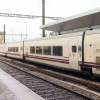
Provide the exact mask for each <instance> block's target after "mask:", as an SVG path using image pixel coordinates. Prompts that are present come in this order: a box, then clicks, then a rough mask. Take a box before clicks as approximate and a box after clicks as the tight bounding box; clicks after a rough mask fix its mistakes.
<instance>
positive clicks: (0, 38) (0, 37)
mask: <svg viewBox="0 0 100 100" xmlns="http://www.w3.org/2000/svg"><path fill="white" fill-rule="evenodd" d="M2 43H4V36H3V35H0V44H2Z"/></svg>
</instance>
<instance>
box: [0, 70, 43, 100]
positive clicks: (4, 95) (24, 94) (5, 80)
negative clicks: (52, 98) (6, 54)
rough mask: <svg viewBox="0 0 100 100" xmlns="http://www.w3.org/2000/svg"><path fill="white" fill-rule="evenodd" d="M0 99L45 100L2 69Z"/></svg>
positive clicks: (0, 72) (0, 73)
mask: <svg viewBox="0 0 100 100" xmlns="http://www.w3.org/2000/svg"><path fill="white" fill-rule="evenodd" d="M0 100H44V99H43V98H42V97H40V96H39V95H37V94H36V93H35V92H33V91H31V90H30V89H29V88H27V87H26V86H24V85H23V84H21V83H20V82H19V81H17V80H16V79H14V78H13V77H12V76H10V75H9V74H7V73H6V72H4V71H3V70H2V69H0Z"/></svg>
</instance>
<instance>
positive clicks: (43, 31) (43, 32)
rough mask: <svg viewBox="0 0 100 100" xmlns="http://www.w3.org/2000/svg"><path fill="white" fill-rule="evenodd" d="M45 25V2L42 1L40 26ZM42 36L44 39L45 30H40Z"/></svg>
mask: <svg viewBox="0 0 100 100" xmlns="http://www.w3.org/2000/svg"><path fill="white" fill-rule="evenodd" d="M44 24H45V0H42V25H44ZM42 36H43V37H45V30H42Z"/></svg>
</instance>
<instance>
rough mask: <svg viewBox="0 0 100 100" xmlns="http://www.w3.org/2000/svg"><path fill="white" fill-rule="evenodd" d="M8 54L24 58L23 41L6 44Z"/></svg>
mask: <svg viewBox="0 0 100 100" xmlns="http://www.w3.org/2000/svg"><path fill="white" fill-rule="evenodd" d="M5 51H6V56H8V57H13V58H18V59H23V42H15V43H8V44H6V50H5Z"/></svg>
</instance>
